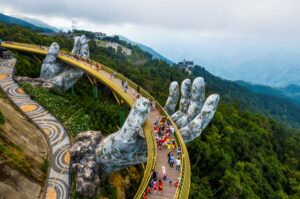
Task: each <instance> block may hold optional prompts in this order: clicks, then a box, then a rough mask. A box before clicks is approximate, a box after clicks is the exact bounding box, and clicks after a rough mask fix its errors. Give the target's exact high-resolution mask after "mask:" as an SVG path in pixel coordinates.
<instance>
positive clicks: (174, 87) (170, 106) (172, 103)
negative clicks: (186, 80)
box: [165, 81, 179, 115]
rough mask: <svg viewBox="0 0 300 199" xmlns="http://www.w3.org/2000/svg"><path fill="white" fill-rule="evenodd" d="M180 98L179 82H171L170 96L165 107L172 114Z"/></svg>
mask: <svg viewBox="0 0 300 199" xmlns="http://www.w3.org/2000/svg"><path fill="white" fill-rule="evenodd" d="M178 98H179V86H178V82H176V81H174V82H172V83H171V84H170V88H169V97H168V99H167V102H166V105H165V109H166V111H167V112H168V113H169V114H170V115H171V114H173V113H174V112H175V109H176V105H177V102H178Z"/></svg>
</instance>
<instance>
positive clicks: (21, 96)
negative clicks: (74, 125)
mask: <svg viewBox="0 0 300 199" xmlns="http://www.w3.org/2000/svg"><path fill="white" fill-rule="evenodd" d="M14 65H15V60H14V59H11V60H7V61H5V62H0V87H1V89H2V90H3V91H4V92H5V93H6V95H7V96H8V97H9V98H10V100H11V101H12V102H13V103H14V104H15V105H16V106H17V107H19V108H20V110H21V111H22V112H23V113H24V114H25V115H26V116H27V117H28V118H29V119H30V120H32V121H33V123H34V124H35V125H37V126H38V127H39V128H40V129H41V130H42V132H43V133H44V134H45V136H46V138H47V140H48V143H49V146H50V161H49V169H48V172H49V173H48V178H47V180H46V184H45V189H44V190H45V191H44V192H43V196H42V198H46V199H48V198H49V199H50V198H51V199H56V198H59V199H65V198H69V184H70V182H69V170H70V166H69V165H70V154H69V152H68V150H69V148H70V140H69V137H68V134H67V132H66V131H65V129H64V127H63V126H62V125H61V124H60V122H59V121H58V120H57V119H55V117H53V116H52V115H51V114H50V113H49V112H48V111H47V110H45V109H44V108H43V107H42V106H41V105H39V104H38V103H36V102H35V101H33V100H31V98H30V96H29V95H27V94H26V93H25V92H24V90H23V89H22V88H21V87H20V86H19V85H18V84H17V83H16V82H15V81H14V80H13V78H12V75H13V72H14Z"/></svg>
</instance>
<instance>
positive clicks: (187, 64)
mask: <svg viewBox="0 0 300 199" xmlns="http://www.w3.org/2000/svg"><path fill="white" fill-rule="evenodd" d="M176 65H177V66H178V67H179V68H184V69H188V68H193V67H194V62H193V61H187V60H185V59H184V60H183V61H182V62H178V64H176Z"/></svg>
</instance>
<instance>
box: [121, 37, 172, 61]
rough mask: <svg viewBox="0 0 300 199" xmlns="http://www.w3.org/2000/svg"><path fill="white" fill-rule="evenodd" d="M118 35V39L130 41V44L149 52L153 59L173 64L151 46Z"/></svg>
mask: <svg viewBox="0 0 300 199" xmlns="http://www.w3.org/2000/svg"><path fill="white" fill-rule="evenodd" d="M117 36H118V37H119V39H120V40H122V41H126V42H127V43H130V44H132V45H136V46H138V47H140V49H142V50H143V51H145V52H147V53H149V54H151V55H152V57H153V59H159V60H163V61H165V62H167V63H168V64H173V63H174V62H173V61H171V60H169V59H168V58H166V57H164V56H162V55H161V54H159V53H158V52H156V51H155V50H153V49H152V48H150V47H148V46H146V45H144V44H141V43H138V42H135V41H132V40H130V39H128V38H126V37H124V36H122V35H117Z"/></svg>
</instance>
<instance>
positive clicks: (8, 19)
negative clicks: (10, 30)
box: [0, 13, 55, 33]
mask: <svg viewBox="0 0 300 199" xmlns="http://www.w3.org/2000/svg"><path fill="white" fill-rule="evenodd" d="M0 22H2V23H7V24H15V25H19V26H23V27H26V28H29V29H31V30H35V31H41V32H44V33H53V32H55V31H54V30H53V29H52V28H50V27H46V26H42V25H41V24H40V25H37V24H38V23H36V24H33V23H31V22H28V21H27V20H23V19H19V18H16V17H12V16H8V15H4V14H2V13H0Z"/></svg>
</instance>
